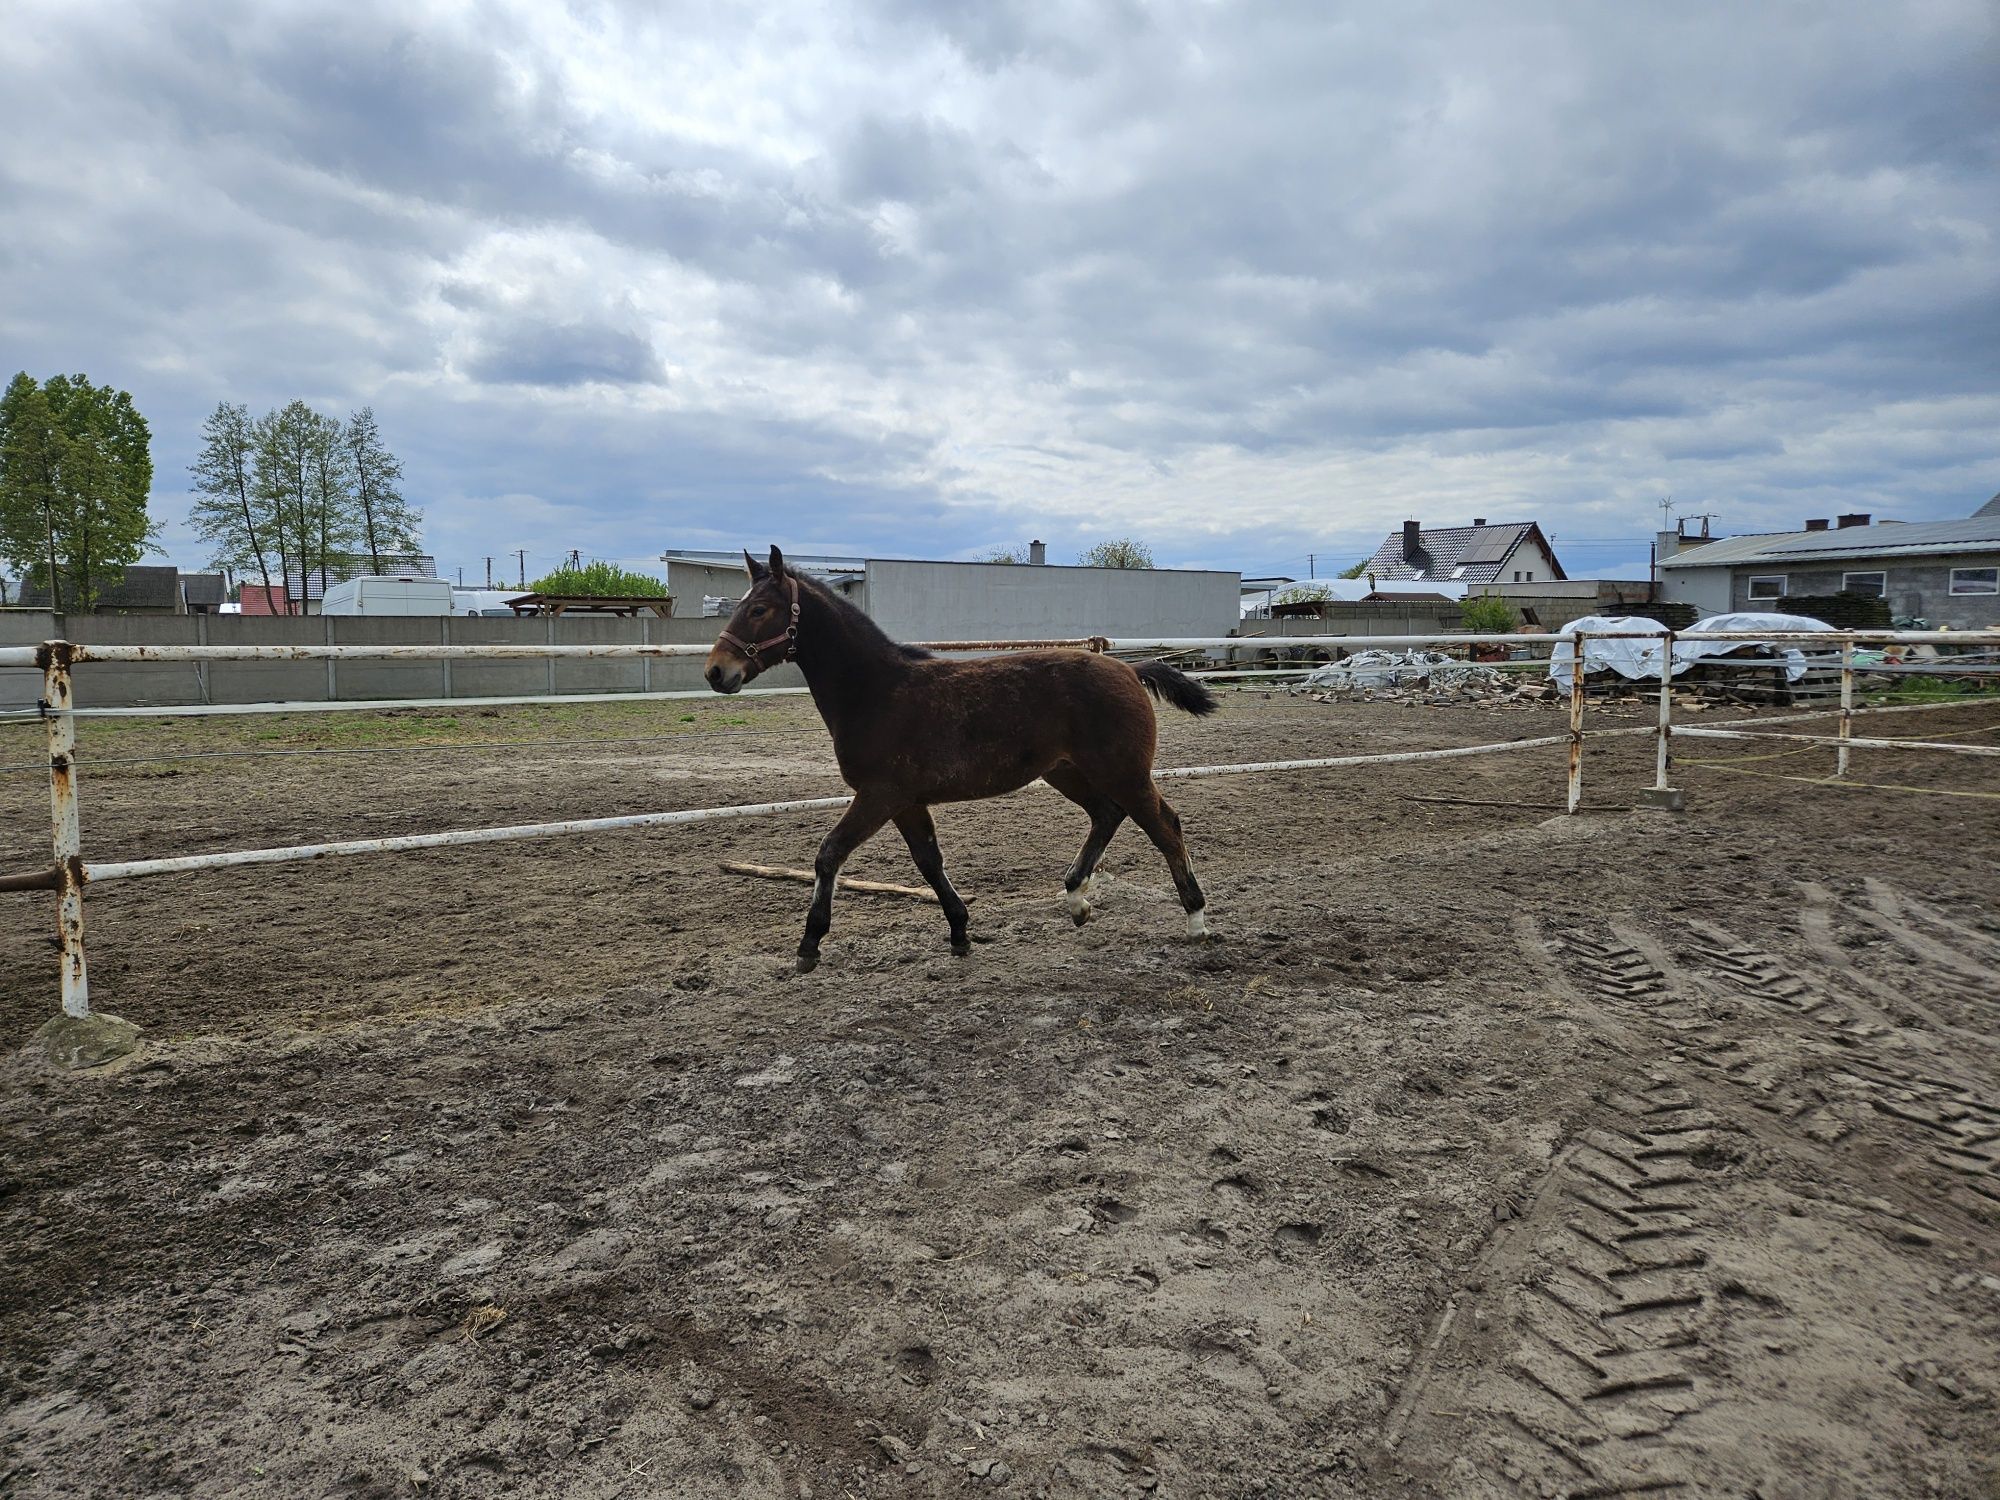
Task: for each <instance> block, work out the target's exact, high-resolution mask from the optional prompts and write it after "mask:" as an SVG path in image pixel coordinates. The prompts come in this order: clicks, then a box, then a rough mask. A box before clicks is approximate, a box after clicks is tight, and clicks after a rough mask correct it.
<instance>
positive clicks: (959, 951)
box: [951, 938, 972, 958]
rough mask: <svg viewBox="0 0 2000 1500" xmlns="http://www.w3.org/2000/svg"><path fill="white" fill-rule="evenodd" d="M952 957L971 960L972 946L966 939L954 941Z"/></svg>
mask: <svg viewBox="0 0 2000 1500" xmlns="http://www.w3.org/2000/svg"><path fill="white" fill-rule="evenodd" d="M951 956H952V957H953V958H970V957H971V956H972V944H971V943H970V942H969V941H968V940H966V939H965V938H955V939H953V941H952V945H951Z"/></svg>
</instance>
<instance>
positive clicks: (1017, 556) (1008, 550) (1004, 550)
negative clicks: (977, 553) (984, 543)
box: [986, 547, 1028, 563]
mask: <svg viewBox="0 0 2000 1500" xmlns="http://www.w3.org/2000/svg"><path fill="white" fill-rule="evenodd" d="M1027 560H1028V550H1027V548H1025V547H995V548H994V549H993V550H992V551H991V552H989V553H987V554H986V561H987V562H990V563H1024V562H1026V561H1027Z"/></svg>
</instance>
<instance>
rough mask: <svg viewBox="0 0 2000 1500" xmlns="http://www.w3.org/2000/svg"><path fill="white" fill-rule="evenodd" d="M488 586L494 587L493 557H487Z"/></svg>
mask: <svg viewBox="0 0 2000 1500" xmlns="http://www.w3.org/2000/svg"><path fill="white" fill-rule="evenodd" d="M486 586H487V587H488V588H489V589H490V588H492V587H493V559H492V558H490V557H489V558H487V559H486Z"/></svg>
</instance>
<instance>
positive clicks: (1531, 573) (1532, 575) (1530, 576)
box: [1528, 568, 1535, 583]
mask: <svg viewBox="0 0 2000 1500" xmlns="http://www.w3.org/2000/svg"><path fill="white" fill-rule="evenodd" d="M1534 581H1535V570H1534V569H1533V568H1530V569H1528V582H1530V583H1533V582H1534Z"/></svg>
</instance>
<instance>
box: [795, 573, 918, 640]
mask: <svg viewBox="0 0 2000 1500" xmlns="http://www.w3.org/2000/svg"><path fill="white" fill-rule="evenodd" d="M792 576H793V577H794V578H796V579H798V581H799V590H800V592H801V593H807V594H811V595H812V596H813V598H815V599H817V600H818V601H819V602H820V603H821V604H824V605H825V606H826V607H827V609H829V610H830V611H832V613H833V614H834V615H835V617H836V618H838V619H839V621H840V622H841V624H842V626H843V627H844V628H845V629H846V630H847V632H848V634H849V636H850V638H851V639H852V640H853V641H854V644H855V645H857V646H862V647H864V648H865V647H870V646H872V647H875V648H876V649H878V650H885V651H889V652H893V653H895V654H896V655H899V656H901V657H902V658H903V659H904V660H905V661H927V660H929V659H930V656H931V653H930V652H928V651H926V650H925V649H924V648H923V647H922V646H906V645H904V644H903V643H902V642H901V641H899V640H896V639H895V638H894V637H892V636H891V635H890V634H889V632H888V631H886V630H884V629H883V628H882V627H881V626H880V625H877V624H876V623H875V622H874V621H873V620H871V619H870V618H868V616H867V615H866V614H864V613H862V611H861V610H860V609H859V608H857V607H856V606H855V605H854V604H852V603H850V602H849V601H848V600H846V599H843V598H841V597H840V595H838V594H837V593H835V592H834V591H833V590H832V589H830V588H827V587H825V586H824V585H822V584H821V583H819V582H818V581H817V580H816V579H812V578H808V577H806V576H805V575H804V574H802V573H794V574H792Z"/></svg>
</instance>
